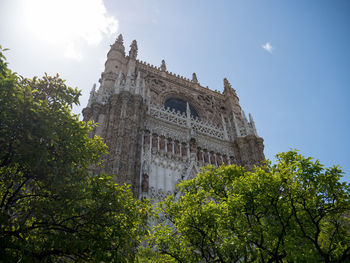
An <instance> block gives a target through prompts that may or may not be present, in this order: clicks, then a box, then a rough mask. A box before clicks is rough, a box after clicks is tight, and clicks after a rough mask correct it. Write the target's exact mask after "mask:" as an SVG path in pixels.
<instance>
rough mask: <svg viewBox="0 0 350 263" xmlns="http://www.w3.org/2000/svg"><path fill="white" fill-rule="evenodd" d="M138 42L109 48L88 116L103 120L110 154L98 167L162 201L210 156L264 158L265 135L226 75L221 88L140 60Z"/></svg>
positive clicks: (241, 160)
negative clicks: (256, 126) (212, 86)
mask: <svg viewBox="0 0 350 263" xmlns="http://www.w3.org/2000/svg"><path fill="white" fill-rule="evenodd" d="M137 52H138V49H137V43H136V41H135V40H134V41H133V42H132V44H131V46H130V51H129V55H128V56H127V55H125V48H124V44H123V37H122V35H119V37H118V38H117V40H116V42H115V43H114V44H113V45H111V49H110V51H109V52H108V54H107V61H106V63H105V70H104V72H103V73H102V74H101V78H100V80H99V83H100V85H99V88H98V90H96V85H94V87H93V89H92V91H91V93H90V99H89V102H88V105H87V107H86V108H85V109H84V110H83V115H84V120H86V121H87V120H94V121H95V122H97V123H98V126H97V128H96V129H95V130H94V131H93V132H94V134H96V135H99V136H101V137H102V138H104V141H105V143H106V144H107V145H108V147H109V154H108V155H106V156H105V157H104V163H103V167H101V168H96V172H106V173H108V174H113V175H115V177H114V178H115V181H116V182H118V183H128V184H131V187H132V191H133V193H134V195H135V196H137V197H139V198H141V197H146V198H151V199H152V200H153V202H158V201H159V200H161V199H163V198H164V197H165V196H167V195H169V194H171V193H174V191H176V189H175V186H176V184H177V183H178V182H180V181H181V180H186V179H189V178H191V177H193V176H195V175H196V174H197V172H198V171H199V168H200V167H202V166H204V165H208V164H212V165H214V166H219V165H221V164H238V165H243V166H245V167H247V168H248V169H250V168H252V167H253V165H257V164H259V163H260V162H261V161H262V160H264V153H263V150H264V145H263V139H262V138H260V137H259V136H258V134H257V131H256V128H255V124H254V121H253V118H252V116H251V115H250V114H249V120H248V119H247V117H246V115H245V113H244V112H243V110H242V109H241V106H240V105H239V99H238V97H237V94H236V91H235V90H234V89H233V88H232V86H231V85H230V83H229V82H228V80H227V79H224V91H223V93H220V92H217V91H213V90H210V89H208V87H203V86H201V85H200V83H199V82H198V79H197V76H196V74H195V73H193V75H192V79H191V80H190V79H187V78H184V77H182V76H179V75H176V74H173V73H171V72H168V71H167V68H166V64H165V61H164V60H163V61H162V62H161V66H160V67H156V66H153V65H150V64H148V63H145V62H143V61H139V60H137V59H136V58H137Z"/></svg>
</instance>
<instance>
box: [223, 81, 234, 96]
mask: <svg viewBox="0 0 350 263" xmlns="http://www.w3.org/2000/svg"><path fill="white" fill-rule="evenodd" d="M230 91H231V92H230ZM232 91H233V94H235V93H236V90H235V89H234V88H232V86H231V83H230V82H229V81H228V80H227V78H224V93H228V92H230V93H231V94H232Z"/></svg>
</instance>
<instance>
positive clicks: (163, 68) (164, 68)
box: [160, 59, 166, 71]
mask: <svg viewBox="0 0 350 263" xmlns="http://www.w3.org/2000/svg"><path fill="white" fill-rule="evenodd" d="M160 70H161V71H166V65H165V60H164V59H162V64H161V65H160Z"/></svg>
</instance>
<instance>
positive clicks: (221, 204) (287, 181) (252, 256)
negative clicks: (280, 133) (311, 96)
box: [145, 151, 350, 262]
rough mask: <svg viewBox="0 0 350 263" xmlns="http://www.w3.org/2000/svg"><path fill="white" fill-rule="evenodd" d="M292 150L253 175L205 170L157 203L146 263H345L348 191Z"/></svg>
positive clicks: (349, 254)
mask: <svg viewBox="0 0 350 263" xmlns="http://www.w3.org/2000/svg"><path fill="white" fill-rule="evenodd" d="M341 176H342V172H341V170H340V169H339V168H338V167H331V168H324V167H323V166H322V165H321V164H320V163H319V162H318V161H313V160H312V159H311V158H305V157H303V156H302V155H300V154H298V153H297V152H296V151H290V152H287V153H282V154H278V155H277V164H274V165H272V164H271V163H269V162H266V164H265V165H264V166H262V167H256V168H255V169H254V170H253V171H247V170H245V169H244V168H242V167H239V166H235V165H231V166H221V167H219V168H217V169H216V168H214V167H211V166H209V167H206V168H205V169H203V170H202V172H200V173H199V174H198V176H197V177H196V178H194V179H192V180H190V181H184V182H182V183H180V185H179V190H180V192H181V193H182V194H181V195H180V196H176V197H174V196H170V197H168V198H167V199H166V200H165V201H164V202H163V203H161V204H160V206H159V210H160V213H161V214H162V215H163V216H164V217H165V218H166V220H165V221H163V223H160V224H158V225H156V226H155V227H154V233H153V236H152V237H151V238H150V239H149V245H150V247H151V248H152V250H147V249H145V251H146V252H145V255H148V256H149V257H152V256H153V257H160V256H161V257H162V258H163V262H349V261H350V224H349V222H350V218H349V211H350V187H349V184H347V183H345V182H340V181H339V179H340V177H341Z"/></svg>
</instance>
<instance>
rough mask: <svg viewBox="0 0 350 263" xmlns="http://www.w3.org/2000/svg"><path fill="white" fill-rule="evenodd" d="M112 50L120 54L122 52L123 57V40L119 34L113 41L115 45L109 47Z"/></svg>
mask: <svg viewBox="0 0 350 263" xmlns="http://www.w3.org/2000/svg"><path fill="white" fill-rule="evenodd" d="M111 48H112V49H116V50H118V51H120V52H122V54H123V55H125V47H124V40H123V35H122V34H119V36H118V37H117V39H116V40H115V43H114V44H113V45H111Z"/></svg>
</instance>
